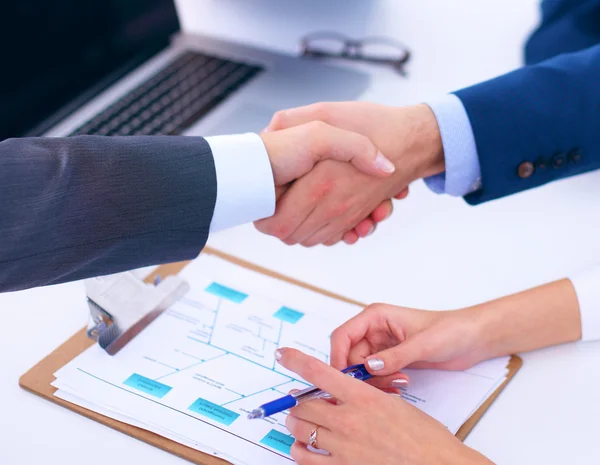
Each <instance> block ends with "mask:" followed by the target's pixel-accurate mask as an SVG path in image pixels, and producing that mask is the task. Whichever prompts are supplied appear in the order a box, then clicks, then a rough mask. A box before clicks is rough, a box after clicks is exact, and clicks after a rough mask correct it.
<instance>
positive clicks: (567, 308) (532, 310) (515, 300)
mask: <svg viewBox="0 0 600 465" xmlns="http://www.w3.org/2000/svg"><path fill="white" fill-rule="evenodd" d="M466 311H469V312H473V314H474V315H476V317H475V318H476V320H477V328H478V330H477V331H478V333H479V336H480V340H481V343H482V345H483V346H484V347H483V348H482V349H483V350H484V351H485V352H486V354H487V355H488V356H489V357H490V358H491V357H496V356H500V355H509V354H513V353H518V352H528V351H531V350H535V349H540V348H543V347H548V346H552V345H557V344H563V343H566V342H573V341H577V340H579V339H581V316H580V312H579V303H578V300H577V295H576V293H575V289H574V288H573V285H572V284H571V281H569V280H568V279H563V280H561V281H556V282H553V283H550V284H546V285H544V286H540V287H536V288H533V289H529V290H527V291H524V292H520V293H518V294H513V295H510V296H507V297H503V298H501V299H498V300H494V301H491V302H487V303H485V304H481V305H477V306H475V307H471V308H469V309H467V310H466Z"/></svg>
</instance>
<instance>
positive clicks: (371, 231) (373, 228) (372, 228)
mask: <svg viewBox="0 0 600 465" xmlns="http://www.w3.org/2000/svg"><path fill="white" fill-rule="evenodd" d="M373 231H375V225H374V224H372V225H371V229H369V232H368V233H367V236H370V235H371V234H373Z"/></svg>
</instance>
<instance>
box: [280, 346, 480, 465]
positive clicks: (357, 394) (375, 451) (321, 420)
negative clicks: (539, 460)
mask: <svg viewBox="0 0 600 465" xmlns="http://www.w3.org/2000/svg"><path fill="white" fill-rule="evenodd" d="M280 354H281V357H280V359H279V363H280V364H281V365H282V366H283V367H285V368H287V369H288V370H290V371H293V372H294V373H297V374H298V375H299V376H300V377H301V378H303V379H305V380H306V381H307V382H309V383H311V384H313V385H315V386H318V387H319V388H320V389H321V390H322V391H324V392H327V393H329V394H331V396H333V397H334V398H335V399H337V400H338V402H337V403H331V402H323V401H319V400H318V399H317V400H315V401H314V402H303V403H300V404H299V405H297V406H296V407H294V408H292V410H291V411H290V414H289V415H288V416H287V419H286V427H287V429H288V430H289V431H290V433H291V434H292V435H293V436H294V437H295V438H296V442H295V443H294V444H293V446H292V448H291V451H290V455H291V456H292V458H293V459H294V460H296V462H298V463H300V464H308V465H326V464H330V465H340V464H344V465H365V464H378V465H382V464H397V463H403V464H408V465H416V464H417V463H419V464H421V463H449V462H448V461H447V459H448V457H451V458H452V459H453V460H454V459H456V460H455V461H452V462H451V463H453V464H454V463H456V464H459V463H460V464H469V465H471V464H473V465H474V464H477V465H480V464H481V465H483V464H486V465H489V464H491V462H489V461H486V459H485V458H483V457H482V456H480V455H479V454H477V453H476V452H474V451H473V450H471V449H469V448H468V447H466V446H464V445H463V444H462V443H461V442H460V441H459V440H458V439H456V437H455V436H454V435H453V434H452V433H450V432H449V431H448V430H447V429H446V427H444V426H443V425H442V424H441V423H439V422H437V421H436V420H434V419H433V418H431V417H430V416H428V415H427V414H425V413H423V412H421V411H420V410H418V409H417V408H416V407H414V406H413V405H411V404H410V403H408V402H406V401H404V400H402V399H401V398H400V397H399V396H393V395H387V394H386V393H384V392H382V391H381V389H374V388H373V387H372V386H370V385H369V384H367V383H365V382H362V381H359V380H358V379H355V378H353V377H351V376H348V375H346V374H344V373H342V372H340V371H338V370H336V369H335V368H333V367H330V366H329V365H327V364H325V363H324V362H322V361H320V360H317V359H315V358H313V357H310V356H308V355H306V354H303V353H302V352H300V351H298V350H295V349H287V348H286V349H280ZM403 376H404V375H400V374H398V378H400V377H403ZM380 379H382V378H379V379H378V380H380ZM388 382H389V383H390V384H388V387H389V386H391V381H388ZM432 444H435V447H432V446H431V445H432ZM307 445H311V446H313V447H315V448H317V449H323V450H325V451H327V452H329V454H330V455H329V456H323V455H319V454H315V453H314V452H312V451H311V450H309V449H307V447H306V446H307ZM440 454H442V455H440Z"/></svg>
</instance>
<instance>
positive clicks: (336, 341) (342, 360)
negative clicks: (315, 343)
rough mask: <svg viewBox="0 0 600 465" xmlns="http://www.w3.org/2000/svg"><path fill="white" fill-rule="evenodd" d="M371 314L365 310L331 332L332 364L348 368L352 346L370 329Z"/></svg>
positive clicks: (340, 367)
mask: <svg viewBox="0 0 600 465" xmlns="http://www.w3.org/2000/svg"><path fill="white" fill-rule="evenodd" d="M369 320H370V318H369V316H368V312H365V311H364V310H363V311H362V312H361V313H359V314H358V315H356V316H355V317H353V318H351V319H350V320H348V321H347V322H346V323H344V324H343V325H342V326H340V327H339V328H337V329H336V330H335V331H334V332H333V333H331V340H330V344H331V365H332V366H333V367H335V368H337V369H339V370H342V369H344V368H346V366H347V365H348V361H349V358H350V351H351V349H352V347H354V346H355V345H357V344H358V343H359V342H360V341H361V340H362V339H364V338H365V336H366V335H367V332H368V331H369Z"/></svg>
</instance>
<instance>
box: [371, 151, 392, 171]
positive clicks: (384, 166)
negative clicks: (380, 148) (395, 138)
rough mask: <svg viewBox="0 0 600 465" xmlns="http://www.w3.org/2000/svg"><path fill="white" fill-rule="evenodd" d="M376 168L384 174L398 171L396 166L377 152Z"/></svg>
mask: <svg viewBox="0 0 600 465" xmlns="http://www.w3.org/2000/svg"><path fill="white" fill-rule="evenodd" d="M375 167H376V168H377V169H378V170H381V171H383V172H384V173H393V172H394V171H396V167H395V166H394V164H393V163H392V162H391V161H390V160H389V159H388V158H387V157H386V156H385V155H384V154H383V153H381V152H377V156H376V157H375Z"/></svg>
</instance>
